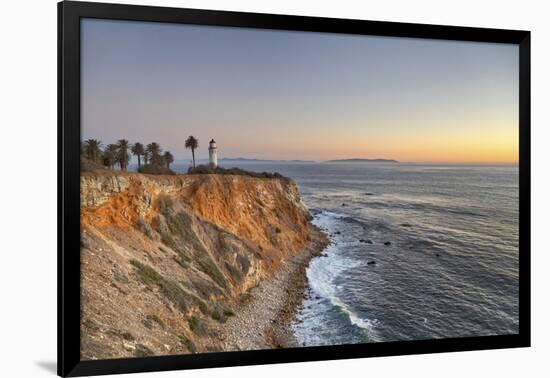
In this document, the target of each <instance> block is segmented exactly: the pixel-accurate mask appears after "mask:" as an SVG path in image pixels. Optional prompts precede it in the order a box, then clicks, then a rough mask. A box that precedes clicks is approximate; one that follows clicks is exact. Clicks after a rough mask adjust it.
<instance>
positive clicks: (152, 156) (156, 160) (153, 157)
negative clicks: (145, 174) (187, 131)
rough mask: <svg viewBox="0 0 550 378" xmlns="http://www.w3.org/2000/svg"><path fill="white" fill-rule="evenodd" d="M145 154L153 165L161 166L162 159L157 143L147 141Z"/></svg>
mask: <svg viewBox="0 0 550 378" xmlns="http://www.w3.org/2000/svg"><path fill="white" fill-rule="evenodd" d="M146 151H147V154H148V155H149V162H150V163H151V164H153V165H158V166H163V165H164V159H163V158H162V155H161V153H162V149H161V148H160V146H159V144H158V143H155V142H153V143H149V144H148V145H147V149H146Z"/></svg>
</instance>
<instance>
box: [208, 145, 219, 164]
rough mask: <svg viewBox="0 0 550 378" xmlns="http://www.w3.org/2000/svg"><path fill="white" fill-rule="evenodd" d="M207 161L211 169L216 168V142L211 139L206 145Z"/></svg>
mask: <svg viewBox="0 0 550 378" xmlns="http://www.w3.org/2000/svg"><path fill="white" fill-rule="evenodd" d="M208 159H209V165H210V166H211V167H212V168H216V167H217V166H218V147H216V141H215V140H214V139H212V140H211V141H210V143H209V145H208Z"/></svg>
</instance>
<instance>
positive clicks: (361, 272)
mask: <svg viewBox="0 0 550 378" xmlns="http://www.w3.org/2000/svg"><path fill="white" fill-rule="evenodd" d="M225 165H227V166H229V165H230V166H239V167H241V168H243V169H247V170H252V171H258V172H262V171H267V172H279V173H281V174H283V175H285V176H288V177H292V178H293V179H294V180H295V181H296V182H297V183H298V186H299V189H300V194H301V196H302V199H303V201H304V203H305V204H306V206H307V207H308V208H309V209H310V211H311V213H312V215H313V216H314V221H313V222H314V223H315V224H316V225H317V226H318V227H320V228H321V229H322V230H323V231H325V233H326V234H328V235H329V236H330V239H331V244H330V245H329V246H328V247H327V248H326V250H325V252H324V254H323V255H322V256H319V257H315V258H314V259H313V260H312V261H311V263H310V265H309V267H308V269H307V278H308V283H309V290H308V293H307V298H306V299H304V301H303V303H302V305H301V306H300V309H299V312H298V315H297V319H296V321H295V322H294V323H293V325H292V328H293V331H294V333H295V336H296V338H297V340H298V341H299V343H300V344H301V345H304V346H314V345H335V344H349V343H365V342H383V341H397V340H420V339H433V338H448V337H466V336H484V335H503V334H514V333H518V256H519V255H518V251H519V247H518V240H519V236H518V234H519V226H518V206H519V200H518V196H519V189H518V185H519V181H518V180H519V176H518V168H517V167H514V166H457V165H420V164H400V163H262V162H237V163H233V162H232V163H231V164H227V163H226V164H225Z"/></svg>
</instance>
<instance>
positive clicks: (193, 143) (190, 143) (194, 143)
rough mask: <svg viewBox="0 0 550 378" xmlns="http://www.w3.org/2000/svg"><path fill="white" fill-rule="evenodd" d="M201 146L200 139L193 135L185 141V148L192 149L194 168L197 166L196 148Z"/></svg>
mask: <svg viewBox="0 0 550 378" xmlns="http://www.w3.org/2000/svg"><path fill="white" fill-rule="evenodd" d="M198 147H199V141H198V140H197V139H196V138H195V137H194V136H193V135H191V136H190V137H189V138H187V140H186V141H185V148H190V149H191V155H193V168H195V149H196V148H198Z"/></svg>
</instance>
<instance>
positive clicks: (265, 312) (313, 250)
mask: <svg viewBox="0 0 550 378" xmlns="http://www.w3.org/2000/svg"><path fill="white" fill-rule="evenodd" d="M328 243H329V240H328V238H327V236H326V235H325V234H324V233H322V232H321V231H320V230H319V229H318V228H316V227H314V226H311V241H310V243H309V245H308V247H307V248H306V249H304V250H303V251H302V252H301V253H299V254H297V255H295V256H293V257H292V258H291V259H289V260H288V261H286V262H284V264H283V266H282V267H281V269H280V270H279V271H277V273H275V274H274V275H273V276H272V277H270V278H268V279H265V280H263V281H262V282H260V284H259V285H258V286H256V287H254V288H252V289H251V290H249V291H248V292H247V293H246V294H245V295H243V298H242V299H241V304H240V308H239V309H238V311H236V314H235V316H233V317H231V318H229V319H228V320H227V322H226V323H225V324H222V325H221V326H220V329H219V335H220V340H221V343H222V345H223V350H224V351H238V350H258V349H273V348H290V347H297V346H299V345H298V342H297V340H296V339H295V337H294V335H293V332H292V330H291V329H290V326H291V323H292V321H293V319H294V317H295V315H296V312H297V310H298V306H299V305H300V304H301V302H302V299H303V298H304V295H305V293H306V289H307V277H306V269H307V267H308V266H309V262H310V260H311V259H312V258H313V257H315V256H319V255H320V254H321V253H322V252H323V250H324V249H325V247H326V246H327V245H328Z"/></svg>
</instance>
